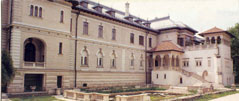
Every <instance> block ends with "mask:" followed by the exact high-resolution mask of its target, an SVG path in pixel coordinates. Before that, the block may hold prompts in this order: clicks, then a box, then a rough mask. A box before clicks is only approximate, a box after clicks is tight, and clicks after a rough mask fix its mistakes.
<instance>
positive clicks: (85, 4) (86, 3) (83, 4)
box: [80, 1, 88, 8]
mask: <svg viewBox="0 0 239 101" xmlns="http://www.w3.org/2000/svg"><path fill="white" fill-rule="evenodd" d="M80 5H81V6H82V7H84V8H88V2H87V1H81V2H80Z"/></svg>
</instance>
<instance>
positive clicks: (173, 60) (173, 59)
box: [171, 56, 175, 67]
mask: <svg viewBox="0 0 239 101" xmlns="http://www.w3.org/2000/svg"><path fill="white" fill-rule="evenodd" d="M174 62H175V58H174V56H172V63H171V64H172V67H174V66H175V65H174V64H175V63H174Z"/></svg>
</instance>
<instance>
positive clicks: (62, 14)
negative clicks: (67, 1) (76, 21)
mask: <svg viewBox="0 0 239 101" xmlns="http://www.w3.org/2000/svg"><path fill="white" fill-rule="evenodd" d="M60 17H61V18H60V22H61V23H63V20H64V11H61V16H60Z"/></svg>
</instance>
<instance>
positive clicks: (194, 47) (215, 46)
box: [184, 44, 218, 51]
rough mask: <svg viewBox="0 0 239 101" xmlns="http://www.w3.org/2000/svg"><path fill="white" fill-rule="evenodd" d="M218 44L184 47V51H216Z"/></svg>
mask: <svg viewBox="0 0 239 101" xmlns="http://www.w3.org/2000/svg"><path fill="white" fill-rule="evenodd" d="M217 45H218V44H199V45H192V46H186V47H184V50H187V51H192V50H204V49H214V48H217Z"/></svg>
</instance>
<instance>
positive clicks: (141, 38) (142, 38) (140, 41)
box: [139, 35, 144, 45]
mask: <svg viewBox="0 0 239 101" xmlns="http://www.w3.org/2000/svg"><path fill="white" fill-rule="evenodd" d="M139 45H144V36H141V35H140V36H139Z"/></svg>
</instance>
